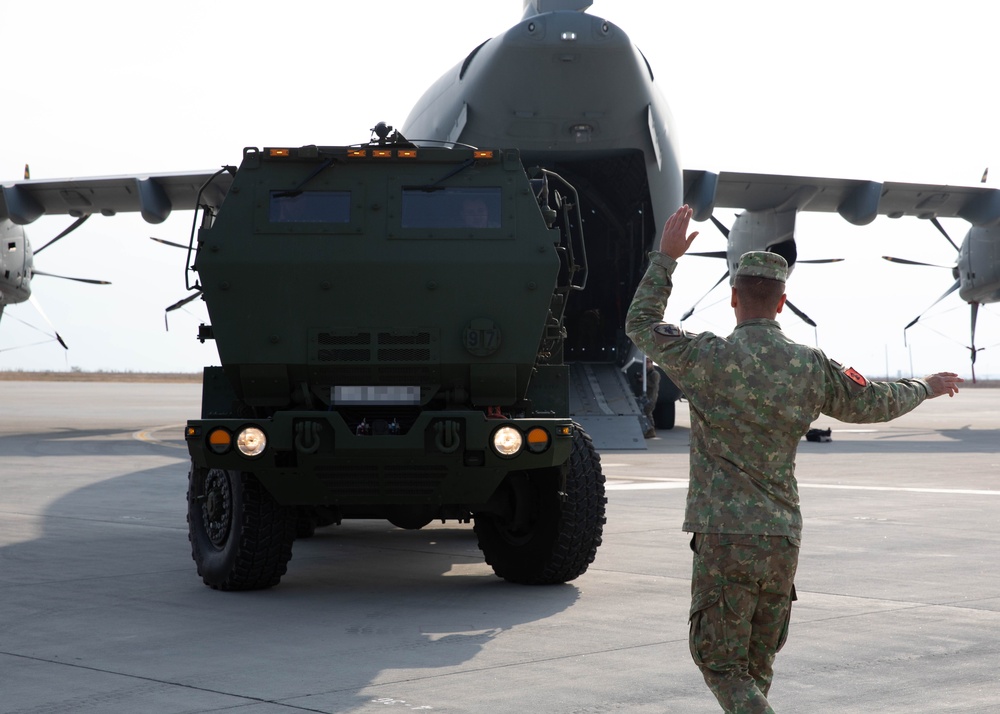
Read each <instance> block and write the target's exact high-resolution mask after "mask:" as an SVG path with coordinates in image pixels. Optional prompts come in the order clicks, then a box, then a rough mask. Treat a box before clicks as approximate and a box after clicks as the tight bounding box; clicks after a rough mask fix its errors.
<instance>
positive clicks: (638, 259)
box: [402, 3, 683, 362]
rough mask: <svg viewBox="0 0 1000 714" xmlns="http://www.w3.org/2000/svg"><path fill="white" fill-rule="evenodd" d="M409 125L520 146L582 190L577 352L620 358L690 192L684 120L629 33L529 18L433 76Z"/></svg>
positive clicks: (581, 21) (573, 337)
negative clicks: (650, 273)
mask: <svg viewBox="0 0 1000 714" xmlns="http://www.w3.org/2000/svg"><path fill="white" fill-rule="evenodd" d="M587 4H589V3H587ZM402 132H403V134H404V135H405V136H406V137H407V138H408V139H410V140H411V141H414V142H415V143H417V144H420V143H421V142H428V143H430V142H461V143H465V144H471V145H473V146H477V147H516V148H517V149H519V150H520V152H521V158H522V161H523V163H524V165H525V166H533V165H542V166H545V167H546V168H547V169H549V170H553V171H555V172H557V173H559V174H560V175H562V176H563V177H564V178H566V180H568V181H569V182H570V183H572V184H573V185H574V186H575V187H576V188H577V190H578V191H579V193H580V197H579V201H580V207H581V210H582V213H583V222H584V233H585V237H586V242H587V253H588V259H589V263H590V278H589V283H588V287H587V290H586V291H584V292H583V293H580V294H577V295H575V296H574V298H573V300H571V301H570V307H569V308H568V311H567V316H566V319H567V328H568V331H569V334H570V337H569V339H568V340H567V342H566V345H565V349H566V358H567V359H568V360H582V361H600V362H612V361H617V362H621V361H622V360H623V359H624V358H625V355H626V353H627V352H628V351H629V349H630V347H631V343H630V342H629V341H628V339H627V338H626V337H625V335H624V331H623V329H622V327H621V326H622V325H623V324H624V322H625V311H626V310H627V308H628V304H629V302H630V301H631V299H632V294H633V293H634V291H635V287H636V285H637V284H638V282H639V280H640V279H641V277H642V272H643V270H644V267H645V260H646V257H645V256H646V252H647V251H648V250H649V249H650V248H651V247H653V242H654V240H655V238H656V237H657V236H658V226H660V225H662V224H663V222H664V221H665V220H666V218H667V217H668V216H669V215H670V214H671V213H673V212H674V211H675V210H676V209H677V207H678V206H679V205H681V202H682V196H683V177H682V172H681V168H680V163H679V158H678V151H677V138H676V132H675V131H674V128H673V118H672V116H671V113H670V110H669V108H668V107H667V104H666V101H665V100H664V99H663V96H662V95H661V93H660V92H659V90H658V88H657V86H656V85H655V83H654V77H653V73H652V70H651V69H650V67H649V65H648V63H647V62H646V60H645V58H644V57H643V56H642V54H641V53H640V52H639V50H638V49H637V48H636V47H635V46H634V45H633V44H632V41H631V40H630V39H629V37H628V35H627V34H626V33H625V32H624V31H623V30H622V29H621V28H619V27H617V26H616V25H614V24H612V23H610V22H608V21H606V20H604V19H602V18H600V17H595V16H593V15H589V14H586V13H584V12H579V11H573V10H561V11H557V12H547V13H542V14H538V15H532V16H530V17H525V18H524V19H523V20H522V21H521V22H520V23H518V24H517V25H515V26H513V27H512V28H510V29H509V30H507V31H506V32H504V33H503V34H501V35H499V36H497V37H494V38H493V39H490V40H488V41H486V42H484V43H483V44H481V45H480V46H479V47H477V48H475V49H474V50H473V51H472V52H471V53H470V54H469V55H468V56H467V57H466V58H465V60H464V61H463V62H461V63H459V64H458V65H456V66H455V67H454V68H452V69H451V70H450V71H449V72H447V73H446V74H445V75H444V76H442V77H441V78H440V79H439V80H438V81H437V82H436V83H435V84H433V85H432V86H431V87H430V89H429V90H428V91H427V92H426V93H425V94H424V96H423V97H422V98H421V99H420V100H419V101H418V102H417V104H416V105H415V106H414V108H413V110H412V111H411V113H410V115H409V117H408V118H407V119H406V122H405V124H404V126H403V127H402Z"/></svg>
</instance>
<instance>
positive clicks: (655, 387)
mask: <svg viewBox="0 0 1000 714" xmlns="http://www.w3.org/2000/svg"><path fill="white" fill-rule="evenodd" d="M645 397H646V402H645V404H644V405H643V407H642V413H643V414H645V416H646V423H647V428H646V430H645V432H644V433H643V436H645V437H646V438H647V439H651V438H652V437H654V436H656V419H655V418H654V417H653V412H655V411H656V402H657V400H658V399H659V397H660V372H659V370H657V369H656V365H654V364H652V363H650V362H648V361H647V365H646V394H645Z"/></svg>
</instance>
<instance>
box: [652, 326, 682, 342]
mask: <svg viewBox="0 0 1000 714" xmlns="http://www.w3.org/2000/svg"><path fill="white" fill-rule="evenodd" d="M653 333H654V334H655V335H656V336H657V337H658V338H659V339H660V340H664V339H667V340H676V339H679V338H681V337H686V336H687V333H685V332H684V330H682V329H681V328H680V326H679V325H669V324H667V323H665V322H661V323H660V324H659V325H657V326H656V327H654V328H653Z"/></svg>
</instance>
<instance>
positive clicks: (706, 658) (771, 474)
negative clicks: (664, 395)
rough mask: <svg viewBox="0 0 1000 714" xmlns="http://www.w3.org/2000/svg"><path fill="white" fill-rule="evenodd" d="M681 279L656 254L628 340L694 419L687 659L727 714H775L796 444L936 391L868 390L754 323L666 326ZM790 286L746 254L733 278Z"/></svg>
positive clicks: (790, 572) (795, 506)
mask: <svg viewBox="0 0 1000 714" xmlns="http://www.w3.org/2000/svg"><path fill="white" fill-rule="evenodd" d="M778 261H780V265H779V264H778ZM676 266H677V262H676V261H675V260H674V259H673V258H671V257H669V256H667V255H665V254H662V253H659V252H655V251H654V252H652V253H650V265H649V268H648V269H647V271H646V275H645V276H644V277H643V279H642V282H641V283H640V284H639V287H638V289H637V290H636V294H635V298H634V299H633V301H632V305H631V307H630V308H629V312H628V318H627V323H626V332H627V333H628V335H629V337H630V338H632V340H633V341H634V342H635V344H636V345H637V346H638V347H639V349H640V350H642V351H643V352H644V353H645V354H647V355H649V356H650V357H651V358H652V359H653V360H654V361H655V362H656V363H657V364H658V365H659V366H660V368H661V369H663V371H664V372H665V373H666V374H667V376H668V377H670V379H672V380H673V381H674V383H675V384H677V386H678V387H680V388H681V389H682V390H683V391H684V394H685V395H686V397H687V399H688V402H689V405H690V411H691V465H690V482H689V486H688V494H687V508H686V514H685V518H684V526H683V528H684V530H685V531H688V532H691V533H693V534H694V536H693V538H692V542H691V547H692V549H693V550H694V551H695V556H694V569H693V576H692V583H691V588H692V602H691V641H690V645H691V654H692V657H693V658H694V661H695V663H696V664H698V666H699V667H700V668H701V670H702V674H703V675H704V677H705V681H706V682H707V683H708V685H709V687H710V688H711V689H712V691H713V693H714V694H715V695H716V697H717V698H718V699H719V703H720V704H722V705H723V708H724V709H725V711H727V712H731V713H733V714H736V713H737V712H738V713H740V714H742V713H743V712H752V713H754V714H756V713H757V712H770V711H772V710H771V708H770V706H769V705H768V703H767V698H766V695H767V691H768V688H769V687H770V683H771V663H772V662H773V661H774V656H775V654H776V653H777V651H778V650H779V649H780V648H781V646H782V645H783V644H784V639H785V635H786V634H787V626H788V617H789V614H790V611H791V602H792V600H794V599H795V589H794V586H793V584H792V583H793V579H794V577H795V568H796V565H797V562H798V550H799V539H800V537H801V535H802V516H801V513H800V511H799V497H798V487H797V484H796V481H795V452H796V449H797V447H798V442H799V440H800V439H801V438H802V436H803V435H804V434H805V433H806V431H808V429H809V425H810V424H811V423H812V422H813V421H814V420H815V419H816V417H818V416H819V415H820V413H823V414H828V415H829V416H832V417H835V418H836V419H839V420H841V421H846V422H856V423H868V422H878V421H888V420H890V419H893V418H895V417H897V416H900V415H901V414H905V413H906V412H908V411H910V410H911V409H913V408H915V407H916V406H917V405H919V404H920V403H921V402H922V401H923V400H924V399H925V398H927V396H929V395H930V387H929V386H928V385H927V384H926V383H925V382H923V381H922V380H902V381H900V382H891V383H890V382H870V381H868V380H866V379H865V378H864V377H862V376H861V375H860V374H858V373H857V372H855V371H854V370H853V369H844V368H843V367H842V366H841V365H839V364H838V363H836V362H834V361H832V360H830V359H828V358H827V357H826V355H824V354H823V352H822V351H821V350H819V349H816V348H813V347H809V346H807V345H800V344H798V343H796V342H793V341H792V340H790V339H788V338H787V337H786V336H785V335H784V334H783V333H782V332H781V328H780V326H779V325H778V323H777V322H776V321H775V320H768V319H750V320H745V321H743V322H741V323H740V324H738V325H737V326H736V328H735V329H734V330H733V332H732V334H730V335H729V336H728V337H719V336H717V335H714V334H712V333H710V332H703V333H701V334H688V333H686V332H684V331H683V330H681V329H680V328H679V327H677V326H674V325H668V324H664V323H663V322H662V319H663V312H664V309H665V307H666V304H667V299H668V298H669V297H670V292H671V290H672V287H673V283H672V280H671V274H672V273H673V271H674V269H675V268H676ZM786 272H787V265H786V264H785V262H784V259H783V258H781V257H780V256H777V255H775V254H774V253H748V254H747V255H745V256H744V257H743V258H742V259H741V263H740V267H739V268H738V270H737V274H738V275H744V274H747V275H755V276H757V277H768V278H771V279H779V280H781V281H782V282H783V281H784V279H785V274H786Z"/></svg>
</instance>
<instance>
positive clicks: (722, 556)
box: [690, 533, 799, 714]
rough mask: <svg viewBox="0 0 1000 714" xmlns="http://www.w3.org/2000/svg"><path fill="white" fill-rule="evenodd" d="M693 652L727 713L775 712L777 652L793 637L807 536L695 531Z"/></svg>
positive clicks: (759, 713)
mask: <svg viewBox="0 0 1000 714" xmlns="http://www.w3.org/2000/svg"><path fill="white" fill-rule="evenodd" d="M691 549H692V550H693V551H694V570H693V574H692V577H691V618H690V625H691V635H690V646H691V657H692V658H693V659H694V662H695V664H697V665H698V667H699V668H700V669H701V673H702V676H704V677H705V682H706V683H707V684H708V687H709V689H711V690H712V693H713V694H715V697H716V699H718V700H719V704H721V705H722V708H723V710H724V711H725V712H727V714H768V713H769V712H771V713H773V711H774V710H773V709H771V706H770V705H769V704H768V703H767V692H768V690H769V689H770V687H771V679H772V677H773V671H772V669H771V665H772V664H773V663H774V656H775V654H777V652H778V650H780V649H781V647H782V645H784V644H785V638H786V637H787V636H788V620H789V616H790V615H791V609H792V601H793V600H795V586H794V585H793V584H792V583H793V580H794V579H795V569H796V566H797V565H798V560H799V541H798V540H797V539H795V538H787V537H785V536H761V535H726V534H719V533H695V534H694V535H693V537H692V538H691Z"/></svg>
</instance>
